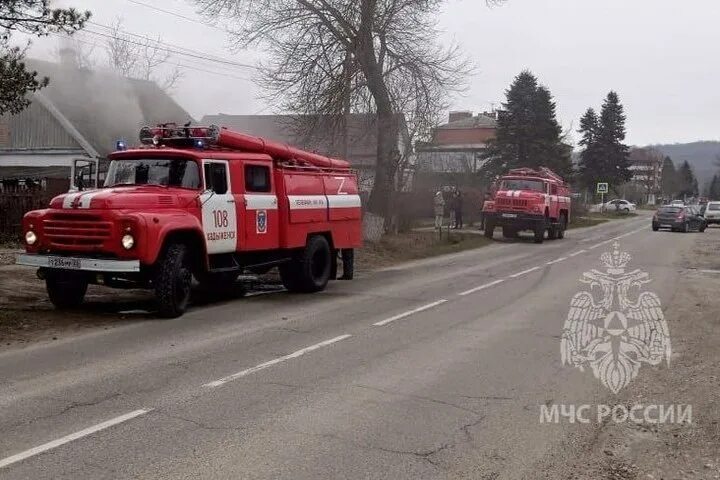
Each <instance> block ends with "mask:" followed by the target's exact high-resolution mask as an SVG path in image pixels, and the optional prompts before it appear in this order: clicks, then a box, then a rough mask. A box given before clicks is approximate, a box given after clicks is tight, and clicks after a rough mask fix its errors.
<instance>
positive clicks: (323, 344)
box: [203, 335, 352, 388]
mask: <svg viewBox="0 0 720 480" xmlns="http://www.w3.org/2000/svg"><path fill="white" fill-rule="evenodd" d="M350 337H352V335H340V336H339V337H335V338H331V339H330V340H325V341H324V342H320V343H316V344H315V345H310V346H309V347H305V348H303V349H300V350H298V351H297V352H293V353H291V354H289V355H285V356H283V357H278V358H274V359H272V360H270V361H267V362H265V363H261V364H260V365H256V366H254V367H251V368H248V369H245V370H243V371H241V372H237V373H233V374H232V375H229V376H227V377H223V378H221V379H219V380H215V381H214V382H210V383H206V384H205V385H203V387H207V388H216V387H219V386H221V385H225V384H226V383H228V382H232V381H233V380H237V379H238V378H242V377H245V376H247V375H250V374H251V373H255V372H259V371H260V370H264V369H266V368H268V367H272V366H273V365H277V364H278V363H282V362H285V361H287V360H290V359H293V358H298V357H302V356H303V355H305V354H306V353H310V352H312V351H313V350H317V349H319V348H322V347H327V346H328V345H332V344H333V343H337V342H339V341H341V340H345V339H347V338H350Z"/></svg>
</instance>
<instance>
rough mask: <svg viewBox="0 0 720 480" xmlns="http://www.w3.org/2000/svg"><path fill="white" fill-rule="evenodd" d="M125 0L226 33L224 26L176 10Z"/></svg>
mask: <svg viewBox="0 0 720 480" xmlns="http://www.w3.org/2000/svg"><path fill="white" fill-rule="evenodd" d="M127 1H128V2H130V3H134V4H135V5H141V6H143V7H145V8H149V9H150V10H155V11H156V12H161V13H165V14H167V15H172V16H173V17H177V18H182V19H183V20H187V21H188V22H193V23H197V24H199V25H202V26H204V27H209V28H214V29H215V30H219V31H221V32H224V33H227V30H225V29H224V28H220V27H218V26H217V25H212V24H209V23H205V22H201V21H200V20H198V19H196V18H191V17H187V16H185V15H181V14H179V13H177V12H173V11H170V10H164V9H162V8H159V7H155V6H153V5H148V4H147V3H143V2H139V1H138V0H127Z"/></svg>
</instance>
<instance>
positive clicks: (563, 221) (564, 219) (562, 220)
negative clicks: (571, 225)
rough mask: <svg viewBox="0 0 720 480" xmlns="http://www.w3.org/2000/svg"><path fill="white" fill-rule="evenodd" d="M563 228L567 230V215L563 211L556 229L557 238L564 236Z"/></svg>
mask: <svg viewBox="0 0 720 480" xmlns="http://www.w3.org/2000/svg"><path fill="white" fill-rule="evenodd" d="M565 230H567V215H565V214H564V213H563V214H561V215H560V225H559V226H558V230H557V238H559V239H563V238H565Z"/></svg>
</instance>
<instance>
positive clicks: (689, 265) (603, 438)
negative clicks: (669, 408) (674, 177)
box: [534, 231, 720, 480]
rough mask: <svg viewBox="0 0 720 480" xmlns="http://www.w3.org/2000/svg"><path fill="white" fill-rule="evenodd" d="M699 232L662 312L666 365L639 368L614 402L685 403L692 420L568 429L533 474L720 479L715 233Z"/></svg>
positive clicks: (719, 250) (718, 248)
mask: <svg viewBox="0 0 720 480" xmlns="http://www.w3.org/2000/svg"><path fill="white" fill-rule="evenodd" d="M717 233H718V232H713V231H708V234H706V235H699V236H698V241H697V243H696V244H695V246H694V248H693V250H692V252H691V253H689V254H688V255H687V256H686V257H685V258H684V259H683V263H684V267H685V268H686V269H687V270H686V274H684V275H683V276H682V277H681V278H682V282H680V283H679V284H678V285H677V290H676V292H675V295H674V297H673V299H672V300H671V301H670V303H669V304H668V305H667V307H666V309H665V317H666V319H668V323H669V327H670V331H671V332H672V348H673V355H672V361H671V362H672V363H671V368H669V369H667V368H662V369H652V368H644V369H643V374H642V375H639V376H638V377H637V378H636V379H635V380H634V381H633V383H632V384H631V385H630V386H629V387H628V388H627V390H626V391H623V392H621V394H620V395H619V396H618V397H617V398H616V399H614V400H613V402H611V403H613V404H622V405H626V406H629V405H639V404H644V405H649V404H654V405H679V404H681V405H691V406H692V407H691V408H692V423H682V424H678V423H658V424H648V423H642V424H638V423H632V422H626V423H615V422H610V421H608V422H607V423H604V424H603V425H601V426H599V427H596V428H594V429H572V430H573V431H574V432H579V431H582V432H583V433H582V434H577V433H575V434H571V435H570V437H568V438H567V440H566V441H565V442H563V443H562V444H561V445H559V446H557V447H556V448H555V449H554V451H553V453H552V454H551V455H549V456H548V457H547V458H546V459H545V461H544V462H543V463H542V465H540V466H538V468H537V471H538V475H537V477H534V478H547V479H574V480H597V479H612V480H636V479H637V480H653V479H655V480H660V479H664V480H676V479H720V424H719V422H720V402H718V401H717V398H718V390H719V389H720V297H719V296H718V294H717V292H718V291H720V272H719V273H709V272H704V270H717V269H720V235H718V234H717Z"/></svg>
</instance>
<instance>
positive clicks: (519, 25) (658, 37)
mask: <svg viewBox="0 0 720 480" xmlns="http://www.w3.org/2000/svg"><path fill="white" fill-rule="evenodd" d="M140 1H141V2H142V3H147V4H151V5H156V6H157V7H158V8H162V9H166V10H173V11H175V12H176V13H178V14H179V15H183V16H187V17H190V18H198V17H197V15H196V13H195V12H194V8H193V6H192V3H190V2H187V1H183V0H164V1H162V2H158V1H155V0H140ZM55 3H56V4H59V5H72V6H75V7H78V8H81V9H89V10H91V11H92V12H93V21H94V22H97V23H98V24H103V25H109V24H110V23H111V22H112V21H113V19H114V18H116V17H118V16H121V17H123V18H124V21H125V29H126V30H127V31H129V32H132V33H136V34H143V35H145V34H149V35H153V36H154V35H160V36H161V37H162V39H163V40H164V41H165V42H168V43H171V44H173V45H176V46H179V47H187V48H192V49H194V50H198V51H202V52H207V53H209V54H211V55H216V56H221V57H223V58H225V59H228V60H231V61H234V62H240V63H254V62H255V61H256V60H257V58H258V57H259V55H261V52H248V51H240V52H233V51H232V50H231V49H230V48H229V46H228V45H229V44H228V38H227V36H226V35H225V34H224V32H223V31H221V29H216V28H211V27H207V26H203V25H200V24H198V23H195V22H192V21H189V20H185V19H182V18H179V17H176V16H172V15H169V14H165V13H160V12H157V11H154V10H151V9H148V8H145V7H143V6H140V5H137V4H134V3H133V2H132V1H131V0H58V1H56V2H55ZM718 19H720V1H718V0H685V1H682V2H681V1H678V0H508V2H507V3H506V4H505V5H504V6H502V7H495V8H492V9H490V8H487V7H486V6H485V2H484V1H483V0H449V1H448V2H447V3H446V5H445V7H444V9H443V11H442V12H440V14H439V24H440V26H441V28H442V30H443V32H444V33H443V40H444V41H447V42H449V41H452V40H454V41H456V42H458V43H459V44H460V45H461V46H462V48H463V49H464V51H465V52H466V53H467V55H468V56H469V57H470V58H471V60H472V61H473V62H474V63H475V65H476V67H477V72H476V73H475V74H474V75H473V77H472V78H471V79H470V88H469V90H468V91H467V93H466V94H465V95H464V96H463V97H461V98H457V99H456V100H455V102H454V108H455V109H460V110H473V111H475V112H478V111H483V110H488V109H490V107H491V104H492V103H496V104H497V103H499V102H502V101H503V100H504V97H505V96H504V91H505V89H506V88H507V86H508V85H509V83H510V82H511V81H512V79H513V77H514V76H515V75H517V74H518V73H519V72H520V71H521V70H522V69H525V68H527V69H530V70H532V71H533V72H535V73H536V74H537V76H538V77H539V78H540V81H541V82H542V83H543V84H545V85H546V86H547V87H549V88H550V90H551V91H552V93H553V95H554V96H555V100H556V102H557V104H558V115H559V120H560V122H561V123H562V125H563V127H564V128H565V129H570V128H572V129H573V130H576V129H577V126H578V119H579V117H580V116H581V115H582V113H583V112H584V111H585V109H587V107H589V106H593V107H596V108H599V107H600V105H601V103H602V100H603V98H604V96H605V95H606V94H607V92H608V91H609V90H611V89H614V90H616V91H617V92H618V93H619V94H620V98H621V99H622V101H623V103H624V104H625V107H626V112H627V115H628V142H629V143H631V144H635V145H645V144H650V143H674V142H688V141H695V140H701V139H702V140H718V139H720V114H719V112H720V94H718V83H719V80H720V61H718V53H719V51H718V50H719V48H720V29H719V28H718V26H717V23H718ZM89 29H91V30H95V31H98V32H102V31H103V30H102V28H101V27H98V26H94V25H91V26H89ZM77 38H78V39H81V40H83V41H85V42H94V43H101V42H102V40H101V38H100V37H97V36H94V35H92V34H86V33H83V34H81V35H79V36H78V37H77ZM56 45H57V38H54V37H50V38H48V39H42V40H36V41H35V44H34V46H33V50H32V55H33V56H37V57H41V58H49V57H51V56H52V52H53V50H54V49H55V48H56ZM100 53H101V51H100V49H99V48H98V49H97V50H96V54H97V56H98V57H101V55H100ZM172 61H174V62H176V63H181V64H183V65H186V66H189V67H192V68H193V69H190V68H186V69H185V76H184V78H183V79H182V81H181V83H180V84H179V86H178V87H177V88H176V90H175V92H174V96H175V98H176V100H177V101H178V102H179V103H180V104H181V105H182V106H183V107H185V108H186V109H187V110H188V111H189V112H190V113H191V114H192V115H193V116H195V117H196V118H200V117H202V116H203V115H205V114H216V113H219V112H222V113H230V114H257V113H273V112H275V111H276V110H275V109H274V107H273V106H272V105H267V104H265V103H264V102H263V101H262V100H261V99H259V98H258V94H259V93H260V92H259V91H258V89H257V88H256V87H255V86H254V84H253V83H252V81H251V80H249V78H250V76H251V74H252V70H250V69H248V68H242V67H230V66H223V65H219V64H213V63H208V62H204V61H201V60H197V59H188V58H184V57H175V58H173V60H172ZM98 63H100V64H101V63H102V60H101V59H100V60H98ZM198 69H202V70H206V71H213V72H215V73H214V74H213V73H209V72H201V71H198ZM237 77H240V78H237ZM574 137H575V138H577V137H578V135H577V134H574Z"/></svg>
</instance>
